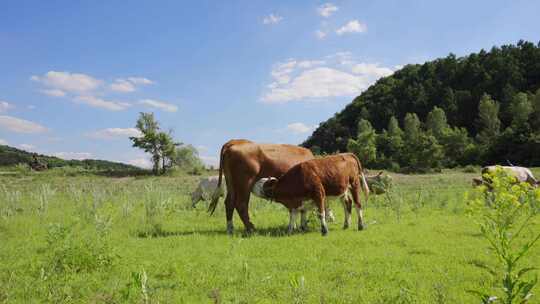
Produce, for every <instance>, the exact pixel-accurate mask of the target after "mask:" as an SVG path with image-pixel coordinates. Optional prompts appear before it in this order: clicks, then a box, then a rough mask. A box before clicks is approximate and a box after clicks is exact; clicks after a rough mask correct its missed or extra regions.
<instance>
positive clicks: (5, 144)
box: [0, 138, 8, 146]
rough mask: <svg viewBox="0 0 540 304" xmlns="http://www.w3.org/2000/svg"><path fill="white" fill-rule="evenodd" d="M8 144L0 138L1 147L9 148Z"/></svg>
mask: <svg viewBox="0 0 540 304" xmlns="http://www.w3.org/2000/svg"><path fill="white" fill-rule="evenodd" d="M7 144H8V142H7V141H5V140H3V139H1V138H0V145H4V146H7Z"/></svg>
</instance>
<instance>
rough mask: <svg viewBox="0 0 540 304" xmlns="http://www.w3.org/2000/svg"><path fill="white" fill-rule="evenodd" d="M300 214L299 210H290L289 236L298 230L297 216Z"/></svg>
mask: <svg viewBox="0 0 540 304" xmlns="http://www.w3.org/2000/svg"><path fill="white" fill-rule="evenodd" d="M297 214H298V210H296V209H290V210H289V231H288V232H289V234H291V233H293V231H294V230H295V229H296V215H297Z"/></svg>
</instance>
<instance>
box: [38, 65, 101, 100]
mask: <svg viewBox="0 0 540 304" xmlns="http://www.w3.org/2000/svg"><path fill="white" fill-rule="evenodd" d="M30 79H31V80H33V81H37V82H39V83H41V84H43V85H44V86H46V87H48V88H51V89H53V90H59V91H63V92H77V93H86V92H89V91H93V90H95V89H97V88H98V87H99V86H101V84H102V83H103V82H102V81H101V80H99V79H96V78H93V77H92V76H89V75H86V74H80V73H70V72H57V71H49V72H47V73H46V74H45V75H43V76H32V77H31V78H30ZM56 93H57V94H60V93H59V92H58V91H56ZM53 96H54V95H53Z"/></svg>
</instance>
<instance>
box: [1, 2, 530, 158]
mask: <svg viewBox="0 0 540 304" xmlns="http://www.w3.org/2000/svg"><path fill="white" fill-rule="evenodd" d="M539 11H540V2H539V1H397V0H396V1H375V0H362V1H332V2H325V1H253V0H250V1H248V0H245V1H4V2H3V3H2V5H1V9H0V71H2V73H0V143H8V144H9V145H11V146H15V147H19V148H24V149H26V150H31V151H37V152H40V153H46V154H53V155H58V156H60V157H64V158H88V157H89V158H99V159H108V160H115V161H122V162H126V163H133V164H138V165H141V164H145V163H147V162H148V159H147V158H148V157H147V156H146V155H144V154H143V153H142V152H141V151H138V150H137V149H134V148H132V147H131V144H130V142H129V140H128V139H127V137H128V136H130V135H134V134H136V132H135V131H134V130H133V127H134V125H135V121H136V119H137V116H138V113H139V112H141V111H152V112H154V113H155V115H156V117H157V119H158V120H159V122H160V123H161V126H162V128H164V129H173V130H174V136H175V138H176V139H177V140H179V141H181V142H184V143H189V144H192V145H194V146H195V147H197V148H198V149H199V153H200V155H201V157H202V158H203V159H204V160H205V161H206V162H207V163H210V164H215V163H216V161H217V155H218V153H219V149H220V147H221V145H222V144H223V143H224V142H226V141H227V140H229V139H231V138H247V139H251V140H254V141H259V142H280V143H292V144H298V143H301V142H302V141H303V140H304V139H306V138H307V136H309V134H311V131H312V130H313V128H314V127H315V126H317V125H318V124H319V123H320V122H322V121H324V120H326V119H328V118H329V117H331V116H332V115H333V114H334V113H336V112H338V111H340V110H341V109H342V108H343V107H344V106H345V105H346V104H347V103H349V102H350V101H351V100H352V99H353V98H354V97H355V96H356V95H358V94H359V93H361V92H362V91H363V90H365V89H366V88H367V87H368V86H369V85H370V84H372V83H373V82H374V81H376V80H377V79H378V78H379V77H382V76H386V75H389V74H391V73H392V72H393V71H395V70H396V69H398V68H399V67H400V66H402V65H404V64H407V63H422V62H424V61H426V60H431V59H434V58H437V57H441V56H446V55H448V54H449V53H450V52H452V53H455V54H457V55H466V54H468V53H470V52H476V51H479V50H480V49H482V48H484V49H489V48H491V47H492V46H493V45H501V44H508V43H516V42H517V41H518V40H519V39H525V40H530V41H533V42H538V41H539V40H540V31H538V29H539V28H540V18H538V15H537V13H538V12H539Z"/></svg>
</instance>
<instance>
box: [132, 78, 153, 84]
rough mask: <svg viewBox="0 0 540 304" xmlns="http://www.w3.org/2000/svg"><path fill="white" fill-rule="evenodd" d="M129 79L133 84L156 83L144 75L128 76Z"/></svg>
mask: <svg viewBox="0 0 540 304" xmlns="http://www.w3.org/2000/svg"><path fill="white" fill-rule="evenodd" d="M127 80H128V81H130V82H131V83H133V84H147V85H148V84H154V83H155V82H154V81H152V80H150V79H148V78H144V77H128V78H127Z"/></svg>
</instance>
